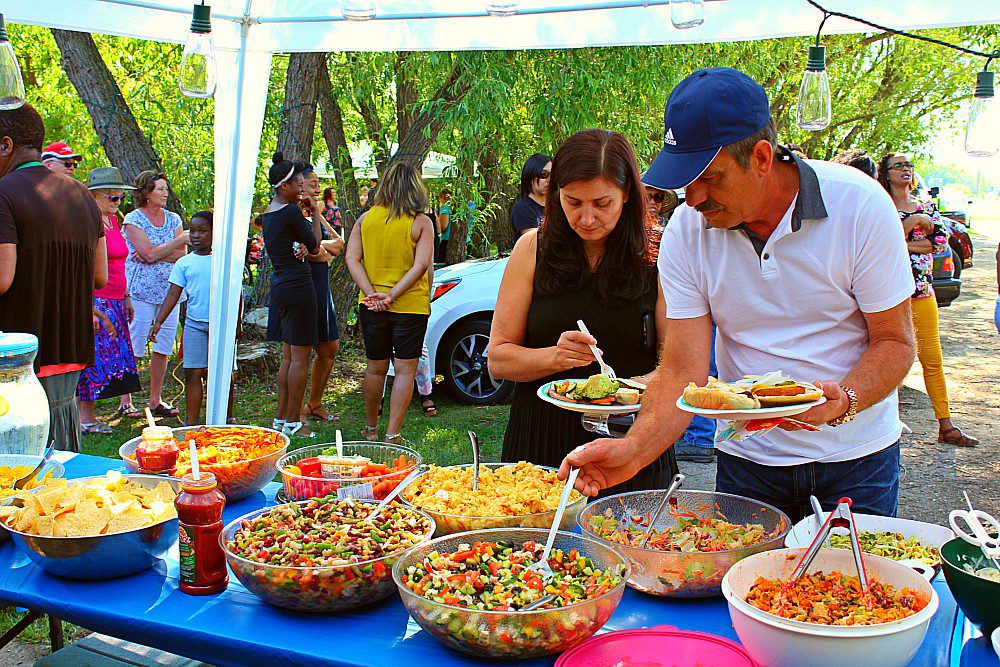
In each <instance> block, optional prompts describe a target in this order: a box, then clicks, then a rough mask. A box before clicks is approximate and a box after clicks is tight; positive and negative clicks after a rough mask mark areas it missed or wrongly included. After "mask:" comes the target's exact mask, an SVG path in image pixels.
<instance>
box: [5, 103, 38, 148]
mask: <svg viewBox="0 0 1000 667" xmlns="http://www.w3.org/2000/svg"><path fill="white" fill-rule="evenodd" d="M0 137H10V140H11V141H12V142H14V147H15V148H21V149H27V150H30V151H34V152H35V153H40V152H41V151H42V143H43V142H44V141H45V123H44V122H42V117H41V116H40V115H38V112H37V111H35V107H33V106H31V105H30V104H28V103H27V102H25V103H24V105H23V106H20V107H18V108H17V109H7V110H5V111H0Z"/></svg>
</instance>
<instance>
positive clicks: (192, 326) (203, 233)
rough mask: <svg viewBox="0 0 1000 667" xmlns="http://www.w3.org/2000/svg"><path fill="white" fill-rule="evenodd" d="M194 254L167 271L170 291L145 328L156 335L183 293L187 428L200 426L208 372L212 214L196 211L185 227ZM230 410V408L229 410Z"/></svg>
mask: <svg viewBox="0 0 1000 667" xmlns="http://www.w3.org/2000/svg"><path fill="white" fill-rule="evenodd" d="M188 232H189V234H190V242H191V247H192V248H193V249H194V252H193V253H191V254H189V255H185V256H184V257H181V258H180V259H179V260H177V262H176V263H175V264H174V268H173V269H172V270H171V272H170V279H169V280H170V291H168V292H167V297H166V298H165V299H164V300H163V305H162V306H161V307H160V312H159V313H157V315H156V320H155V321H154V322H153V324H152V326H151V327H150V329H149V340H151V341H153V342H154V343H155V342H156V335H157V334H158V333H159V331H160V327H161V326H163V322H164V321H166V319H167V317H168V316H169V315H170V311H172V310H173V309H174V307H175V306H176V305H177V302H178V301H179V300H180V298H181V292H187V295H188V302H187V304H188V305H187V319H186V320H185V322H184V402H185V404H186V410H187V414H186V420H185V423H186V424H187V425H188V426H194V425H196V424H201V423H202V421H201V403H202V401H203V400H204V398H205V384H204V383H205V382H206V381H207V376H208V373H207V370H208V309H209V294H210V292H211V288H212V212H211V211H199V212H198V213H195V214H194V217H193V218H191V225H190V227H189V228H188ZM230 409H231V408H230Z"/></svg>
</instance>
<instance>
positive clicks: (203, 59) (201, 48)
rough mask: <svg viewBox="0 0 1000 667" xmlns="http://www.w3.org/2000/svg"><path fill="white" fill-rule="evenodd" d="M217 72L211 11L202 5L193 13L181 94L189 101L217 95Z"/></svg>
mask: <svg viewBox="0 0 1000 667" xmlns="http://www.w3.org/2000/svg"><path fill="white" fill-rule="evenodd" d="M217 69H218V66H217V63H216V60H215V44H214V43H213V42H212V8H211V7H209V6H208V5H206V4H204V2H203V3H202V4H200V5H195V6H194V9H193V10H192V11H191V34H189V35H188V38H187V42H186V43H185V44H184V55H183V56H181V72H180V76H179V77H178V82H179V83H180V87H181V92H182V93H184V94H185V95H187V96H188V97H202V98H204V97H211V96H212V95H214V94H215V83H216V76H217Z"/></svg>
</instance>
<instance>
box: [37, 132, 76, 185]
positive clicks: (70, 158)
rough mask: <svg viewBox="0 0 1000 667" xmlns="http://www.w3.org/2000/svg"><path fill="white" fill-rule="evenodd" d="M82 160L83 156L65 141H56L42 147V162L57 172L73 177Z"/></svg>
mask: <svg viewBox="0 0 1000 667" xmlns="http://www.w3.org/2000/svg"><path fill="white" fill-rule="evenodd" d="M82 160H83V157H82V156H81V155H80V154H79V153H76V152H74V151H73V149H72V148H70V147H69V145H68V144H67V143H66V142H64V141H54V142H52V143H51V144H49V145H48V146H46V147H45V148H43V149H42V164H44V165H45V166H46V167H48V168H49V169H51V170H52V171H54V172H56V173H57V174H64V175H66V176H70V177H72V176H73V172H74V171H76V168H77V167H78V166H80V162H81V161H82Z"/></svg>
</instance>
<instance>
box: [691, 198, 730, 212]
mask: <svg viewBox="0 0 1000 667" xmlns="http://www.w3.org/2000/svg"><path fill="white" fill-rule="evenodd" d="M725 209H726V207H725V206H723V205H722V204H720V203H718V202H717V201H714V200H712V199H706V200H705V201H703V202H702V203H700V204H698V205H697V206H695V207H694V210H696V211H698V212H699V213H704V212H705V211H724V210H725Z"/></svg>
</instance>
